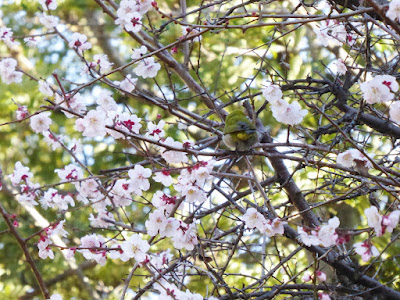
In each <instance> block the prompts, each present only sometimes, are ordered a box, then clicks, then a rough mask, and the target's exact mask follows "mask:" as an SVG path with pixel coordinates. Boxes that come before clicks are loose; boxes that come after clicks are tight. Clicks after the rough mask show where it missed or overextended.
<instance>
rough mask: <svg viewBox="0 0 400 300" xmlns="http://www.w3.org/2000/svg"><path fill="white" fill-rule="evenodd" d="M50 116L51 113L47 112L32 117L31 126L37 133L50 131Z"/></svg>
mask: <svg viewBox="0 0 400 300" xmlns="http://www.w3.org/2000/svg"><path fill="white" fill-rule="evenodd" d="M50 115H51V112H49V111H46V112H42V113H39V114H37V115H34V116H32V117H31V118H30V125H31V128H32V130H33V131H34V132H36V133H39V132H42V131H45V130H48V129H49V128H50V125H51V123H52V121H51V118H50Z"/></svg>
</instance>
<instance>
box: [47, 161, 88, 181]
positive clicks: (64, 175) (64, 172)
mask: <svg viewBox="0 0 400 300" xmlns="http://www.w3.org/2000/svg"><path fill="white" fill-rule="evenodd" d="M54 172H55V173H57V175H58V177H60V180H62V181H73V180H78V179H81V178H82V177H83V172H82V170H81V168H79V167H77V166H75V165H73V164H69V165H66V166H65V167H64V169H55V170H54Z"/></svg>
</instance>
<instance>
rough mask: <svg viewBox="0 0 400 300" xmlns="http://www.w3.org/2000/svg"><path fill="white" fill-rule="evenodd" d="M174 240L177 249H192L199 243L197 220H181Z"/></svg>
mask: <svg viewBox="0 0 400 300" xmlns="http://www.w3.org/2000/svg"><path fill="white" fill-rule="evenodd" d="M172 241H173V242H174V247H175V248H176V249H182V248H185V249H186V250H189V251H192V250H193V249H194V246H195V245H197V243H198V239H197V230H196V224H195V222H194V221H193V223H191V224H185V223H182V222H181V224H180V227H179V229H178V230H177V232H176V234H175V235H174V236H173V237H172Z"/></svg>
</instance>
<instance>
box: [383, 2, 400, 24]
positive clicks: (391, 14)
mask: <svg viewBox="0 0 400 300" xmlns="http://www.w3.org/2000/svg"><path fill="white" fill-rule="evenodd" d="M386 16H387V17H388V18H390V19H392V20H394V21H395V20H397V21H400V0H392V1H390V3H389V9H388V11H387V12H386Z"/></svg>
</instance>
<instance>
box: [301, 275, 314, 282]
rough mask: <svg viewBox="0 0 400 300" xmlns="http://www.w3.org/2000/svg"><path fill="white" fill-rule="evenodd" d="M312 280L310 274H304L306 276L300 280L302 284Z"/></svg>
mask: <svg viewBox="0 0 400 300" xmlns="http://www.w3.org/2000/svg"><path fill="white" fill-rule="evenodd" d="M312 278H313V277H312V275H311V274H309V273H306V274H304V275H303V277H301V280H302V281H303V282H309V281H311V280H312Z"/></svg>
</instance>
